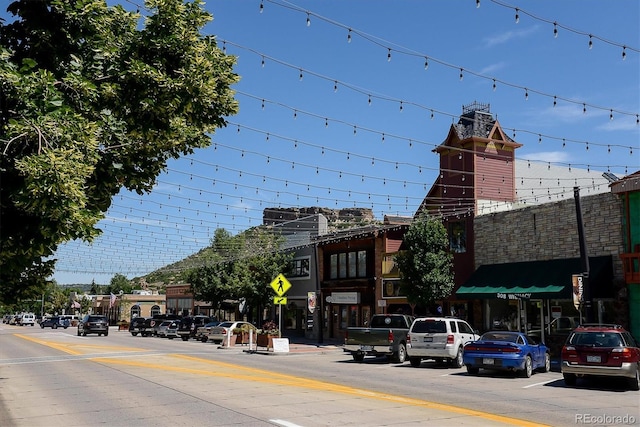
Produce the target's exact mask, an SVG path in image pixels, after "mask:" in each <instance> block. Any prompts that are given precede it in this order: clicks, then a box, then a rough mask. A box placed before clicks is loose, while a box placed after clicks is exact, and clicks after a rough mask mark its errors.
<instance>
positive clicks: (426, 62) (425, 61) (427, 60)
mask: <svg viewBox="0 0 640 427" xmlns="http://www.w3.org/2000/svg"><path fill="white" fill-rule="evenodd" d="M427 68H429V58H427V57H426V56H425V57H424V69H425V70H426V69H427Z"/></svg>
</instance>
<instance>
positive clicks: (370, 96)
mask: <svg viewBox="0 0 640 427" xmlns="http://www.w3.org/2000/svg"><path fill="white" fill-rule="evenodd" d="M369 105H371V95H369Z"/></svg>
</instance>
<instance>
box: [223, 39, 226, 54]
mask: <svg viewBox="0 0 640 427" xmlns="http://www.w3.org/2000/svg"><path fill="white" fill-rule="evenodd" d="M222 53H224V54H225V55H226V54H227V42H226V41H223V42H222Z"/></svg>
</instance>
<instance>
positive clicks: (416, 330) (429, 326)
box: [407, 317, 480, 368]
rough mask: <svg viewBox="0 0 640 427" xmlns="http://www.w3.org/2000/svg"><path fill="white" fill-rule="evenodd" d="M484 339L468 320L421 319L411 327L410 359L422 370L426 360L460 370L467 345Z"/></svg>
mask: <svg viewBox="0 0 640 427" xmlns="http://www.w3.org/2000/svg"><path fill="white" fill-rule="evenodd" d="M478 339H480V335H478V334H477V333H476V332H475V331H474V330H473V328H472V327H471V326H470V325H469V324H468V323H467V322H465V321H464V320H462V319H456V318H452V317H421V318H417V319H415V320H414V321H413V323H412V324H411V329H409V335H408V336H407V356H408V357H409V362H411V366H414V367H418V366H420V363H421V362H422V360H423V359H435V361H436V362H438V363H442V362H443V361H444V360H447V361H449V363H450V364H451V365H453V366H455V367H456V368H461V367H462V365H463V364H464V362H463V359H462V350H463V348H464V345H465V344H467V343H469V342H472V341H477V340H478Z"/></svg>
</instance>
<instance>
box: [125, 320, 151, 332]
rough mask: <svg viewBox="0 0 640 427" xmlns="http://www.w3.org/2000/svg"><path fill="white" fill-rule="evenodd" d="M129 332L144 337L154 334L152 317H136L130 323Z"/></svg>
mask: <svg viewBox="0 0 640 427" xmlns="http://www.w3.org/2000/svg"><path fill="white" fill-rule="evenodd" d="M129 332H131V335H133V336H134V337H135V336H136V335H138V334H140V336H143V337H148V336H150V335H153V326H151V318H146V317H134V318H133V319H132V320H131V323H129Z"/></svg>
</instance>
